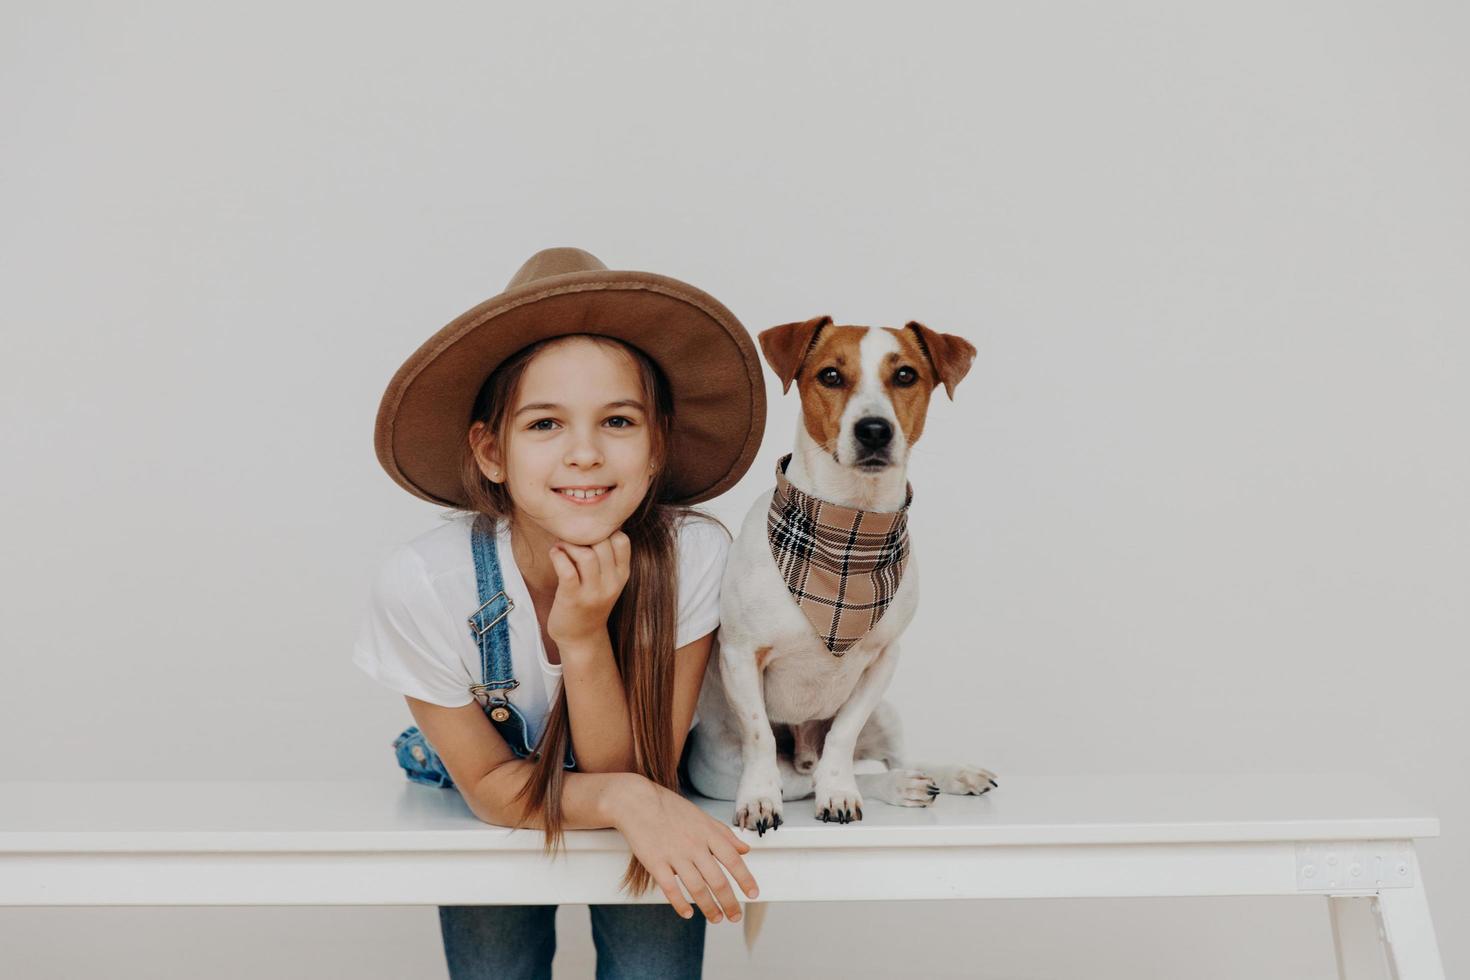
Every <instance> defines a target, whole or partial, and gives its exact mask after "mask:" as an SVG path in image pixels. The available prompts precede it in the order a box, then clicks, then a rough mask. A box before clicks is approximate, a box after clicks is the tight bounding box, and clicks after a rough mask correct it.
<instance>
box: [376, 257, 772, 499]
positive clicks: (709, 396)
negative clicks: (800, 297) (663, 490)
mask: <svg viewBox="0 0 1470 980" xmlns="http://www.w3.org/2000/svg"><path fill="white" fill-rule="evenodd" d="M574 333H590V334H601V335H604V336H608V337H615V338H617V339H619V340H623V341H626V342H627V343H630V344H632V345H633V346H635V347H637V348H638V349H639V350H641V351H643V352H644V353H646V354H647V355H648V356H649V357H650V358H652V359H653V360H654V361H655V362H656V363H657V364H658V365H659V367H660V368H661V369H662V370H663V372H664V375H665V377H667V379H668V381H669V386H670V388H671V389H672V391H673V398H674V426H673V444H672V446H671V451H670V455H669V460H668V480H667V486H668V490H667V497H668V499H669V501H670V502H672V503H682V504H693V503H698V502H700V501H702V500H708V499H710V498H712V497H716V496H718V495H719V494H721V493H723V492H724V491H726V490H728V489H729V488H730V487H732V486H734V485H735V484H736V483H737V482H739V480H740V478H741V477H742V476H744V475H745V472H746V470H747V469H749V468H750V464H751V462H752V461H753V460H754V459H755V454H756V452H757V451H758V450H759V449H760V443H761V438H762V436H763V435H764V433H765V426H766V396H765V383H764V380H763V377H762V373H761V363H760V355H759V353H758V352H757V350H756V347H755V343H754V341H752V340H751V337H750V334H749V333H747V332H746V330H745V328H744V327H743V326H741V324H740V321H739V320H737V319H736V318H735V315H734V314H733V313H731V312H730V311H729V310H728V309H726V308H725V307H724V306H723V305H722V304H721V303H720V302H719V301H718V300H716V299H715V298H714V297H713V296H710V295H709V294H708V293H705V292H703V291H701V290H699V289H696V288H695V287H693V286H690V285H689V284H687V283H683V282H680V281H679V280H677V279H671V278H669V277H667V276H661V275H658V274H656V273H650V272H631V271H621V270H597V271H589V272H575V273H568V274H563V275H558V276H548V277H545V278H542V279H537V280H535V281H534V282H531V283H527V284H526V285H524V286H521V287H519V288H516V289H510V290H507V291H505V292H503V293H501V294H499V295H497V296H494V297H491V298H490V299H488V300H486V301H485V302H483V303H480V304H479V305H477V306H475V307H474V308H472V309H470V310H467V311H466V312H464V313H462V314H461V315H459V316H458V317H456V318H455V319H454V320H452V321H450V322H449V323H448V324H447V325H446V326H445V327H444V328H443V329H441V330H440V331H438V332H437V333H435V334H434V335H433V336H432V337H430V338H429V339H428V340H427V341H425V342H424V343H423V344H422V345H421V346H420V347H419V349H418V350H417V351H415V352H414V353H413V354H412V355H411V356H410V357H409V358H408V360H407V361H405V362H404V363H403V366H402V367H400V368H399V369H398V371H397V372H396V373H395V374H394V376H393V380H392V381H391V382H389V384H388V389H387V391H385V392H384V394H383V399H382V402H381V403H380V405H379V406H378V417H377V423H376V426H375V429H374V435H373V443H374V447H375V449H376V451H377V455H378V461H379V462H380V463H381V464H382V466H383V469H385V470H386V471H387V472H388V475H389V476H391V477H392V478H393V479H394V481H395V482H397V483H398V485H399V486H401V487H403V488H404V489H405V490H407V491H409V492H410V493H412V494H414V495H415V496H418V497H422V498H423V499H425V500H428V501H431V502H433V503H436V504H442V505H444V506H450V507H466V506H468V501H467V500H466V498H465V496H464V490H463V487H462V486H461V484H460V461H461V458H462V457H461V454H462V453H463V452H464V447H465V441H466V439H467V436H468V432H469V426H470V421H471V420H470V413H471V411H472V410H473V408H474V400H475V396H476V394H478V393H479V390H480V387H481V386H482V385H483V384H484V382H485V379H486V378H487V377H488V376H489V375H490V373H491V372H492V371H493V370H495V368H496V367H497V366H499V364H500V363H501V362H502V361H504V360H505V359H506V358H507V357H509V356H510V355H511V354H514V353H515V352H516V351H518V350H520V349H521V348H523V347H525V346H527V345H528V344H532V343H535V342H536V341H538V340H543V339H545V338H547V337H558V336H563V335H565V334H574Z"/></svg>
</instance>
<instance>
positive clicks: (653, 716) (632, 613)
mask: <svg viewBox="0 0 1470 980" xmlns="http://www.w3.org/2000/svg"><path fill="white" fill-rule="evenodd" d="M567 336H575V337H579V338H582V339H587V340H591V341H593V342H595V343H597V344H599V345H600V346H603V347H607V348H611V349H616V350H620V351H623V352H624V353H626V354H627V355H628V356H629V357H630V358H631V359H632V361H633V363H634V364H635V365H636V367H637V371H638V376H639V380H640V383H641V385H642V388H643V394H644V398H643V403H644V404H645V405H648V406H651V407H650V409H649V411H648V419H649V427H650V430H651V431H650V441H651V450H652V456H653V459H654V460H656V461H664V462H661V463H660V464H659V466H658V469H657V470H656V471H655V472H654V474H653V479H652V480H651V481H650V483H649V487H648V492H647V493H646V494H645V495H644V497H643V500H642V502H641V503H640V504H639V505H638V508H637V510H635V511H634V512H633V514H632V515H631V516H629V517H628V519H627V520H626V521H624V522H623V525H622V530H623V533H625V534H627V535H628V539H629V541H630V542H631V544H632V556H631V558H630V562H631V564H630V567H629V570H628V581H627V583H626V584H625V585H624V586H623V591H622V594H621V595H620V596H619V597H618V600H617V602H616V603H615V604H614V606H613V608H612V612H611V613H609V615H608V621H607V628H608V637H609V639H610V640H611V642H612V649H613V659H614V661H615V662H616V664H617V667H618V672H619V673H620V674H621V675H622V680H623V689H624V691H625V692H626V694H627V698H628V717H629V720H630V721H631V723H632V727H633V757H634V763H633V764H634V768H635V770H636V771H637V772H639V773H641V774H642V775H644V776H646V777H648V778H649V779H651V780H653V781H654V782H655V783H658V784H659V785H660V786H665V787H668V788H669V789H671V790H675V791H676V792H677V790H678V788H679V776H678V764H679V760H678V759H676V758H674V739H673V726H672V724H671V722H670V718H671V716H672V713H673V698H674V642H675V629H676V616H677V610H676V608H675V606H676V605H677V601H678V581H677V575H678V567H679V563H678V549H677V541H676V540H675V538H676V528H677V526H678V521H679V520H680V518H681V516H683V515H690V516H692V517H696V518H702V519H705V520H709V521H713V522H714V523H716V524H719V526H720V527H721V528H724V525H723V524H721V523H720V522H719V520H718V519H717V518H715V517H713V516H712V515H709V514H706V513H704V512H702V511H698V510H695V509H694V508H692V507H688V506H684V505H679V504H671V503H668V502H666V501H665V500H664V496H665V493H666V490H667V478H666V475H665V467H666V461H667V459H668V447H669V444H670V436H671V432H672V429H673V421H674V400H673V394H672V392H671V391H670V389H669V384H668V380H667V379H666V378H665V377H664V374H663V372H662V371H661V370H660V369H659V367H658V365H657V364H655V363H654V362H653V361H652V360H651V359H650V358H649V357H648V356H647V355H646V354H644V353H643V352H642V351H640V350H638V349H637V348H636V347H633V346H632V345H629V344H625V343H623V342H622V341H620V340H616V339H614V338H612V337H605V336H601V335H596V334H572V335H567ZM567 336H561V337H549V338H546V339H544V340H540V341H537V342H536V343H534V344H531V345H529V346H527V347H525V348H522V349H521V350H519V351H517V352H516V353H515V354H513V355H511V356H510V357H508V358H506V359H505V360H504V361H503V362H501V364H500V365H499V366H498V367H497V368H496V369H495V371H494V372H493V373H491V375H490V376H489V377H488V378H486V379H485V383H484V384H483V385H482V386H481V388H480V392H479V394H478V396H477V397H476V398H475V405H474V408H473V410H472V412H471V417H470V419H469V422H468V425H473V424H474V423H475V422H483V423H485V425H486V426H487V429H488V431H489V432H490V433H493V438H494V439H495V442H496V445H497V446H501V447H503V446H505V445H506V444H507V439H508V437H509V433H510V415H511V411H510V410H511V408H512V407H513V406H514V404H515V399H516V396H517V393H518V392H519V390H520V384H521V379H522V378H523V377H524V376H525V373H526V368H527V367H528V366H529V365H530V364H531V362H532V361H533V360H534V359H535V358H536V356H537V355H538V354H540V353H541V352H542V351H544V350H545V349H546V348H547V347H548V346H550V345H552V344H555V343H557V342H559V341H562V340H565V339H567ZM461 480H462V483H463V485H464V491H465V495H466V496H467V497H468V500H469V505H470V506H469V507H468V508H463V509H461V510H460V511H459V513H465V512H469V513H475V514H485V515H488V516H489V517H492V518H494V519H496V520H497V521H499V520H506V521H510V522H512V525H513V522H514V520H515V504H514V503H513V502H512V500H511V497H510V491H509V490H507V489H506V484H504V483H495V482H493V481H491V480H489V479H487V478H486V477H485V475H484V474H483V473H482V472H481V471H480V467H479V464H478V463H477V461H476V459H475V455H474V450H473V447H472V446H471V445H470V441H469V439H466V440H465V452H464V460H463V465H462V467H461ZM507 482H508V481H507ZM725 533H726V535H727V536H728V535H729V533H730V532H729V529H728V528H725ZM570 738H571V728H570V724H569V720H568V717H567V698H566V692H565V690H562V691H560V692H559V693H558V695H557V698H556V701H555V703H554V704H553V705H552V707H551V710H550V712H549V713H548V715H547V718H546V725H545V728H544V729H543V731H542V733H541V737H540V739H538V740H537V743H536V747H535V751H534V753H533V754H532V756H531V760H530V761H531V764H532V767H533V768H532V773H531V778H530V779H528V780H527V781H526V784H525V785H524V786H523V787H522V788H521V791H520V793H519V794H518V795H517V796H516V800H524V801H525V806H524V810H523V815H522V820H523V821H524V820H527V819H529V818H530V817H532V816H535V815H540V817H541V819H542V822H543V824H544V826H545V830H546V850H547V852H548V853H552V852H555V851H556V850H557V849H558V848H560V847H561V846H562V844H563V823H564V816H563V814H562V805H561V793H562V783H563V779H564V776H565V771H564V770H563V768H562V762H563V759H564V757H565V753H566V748H567V743H568V741H569V740H570ZM651 884H652V877H651V876H650V875H649V873H648V870H647V869H646V868H644V867H643V865H642V864H641V863H640V862H639V861H638V859H637V858H636V857H635V858H633V859H632V860H630V861H629V862H628V869H627V871H626V872H624V874H623V879H622V882H621V887H623V888H626V889H628V890H629V891H630V892H631V893H632V894H634V895H638V894H641V893H643V892H644V891H646V890H647V889H648V888H649V886H650V885H651Z"/></svg>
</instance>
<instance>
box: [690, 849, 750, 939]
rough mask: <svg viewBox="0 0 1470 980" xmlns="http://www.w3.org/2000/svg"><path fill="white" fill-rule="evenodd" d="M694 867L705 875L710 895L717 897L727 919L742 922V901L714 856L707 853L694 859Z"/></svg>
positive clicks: (716, 899)
mask: <svg viewBox="0 0 1470 980" xmlns="http://www.w3.org/2000/svg"><path fill="white" fill-rule="evenodd" d="M694 865H695V867H697V868H698V869H699V873H700V874H702V875H704V883H705V884H706V885H708V886H709V890H710V893H711V894H713V895H714V896H715V901H716V902H719V903H720V908H721V909H723V910H724V912H725V917H726V918H727V919H729V920H730V921H731V922H739V921H740V900H739V899H737V898H736V897H735V889H733V888H731V887H730V879H729V878H726V877H725V872H724V869H722V868H721V867H720V863H719V862H718V861H716V860H715V859H714V856H713V855H712V854H709V853H708V852H706V853H705V855H704V856H703V857H697V858H695V859H694Z"/></svg>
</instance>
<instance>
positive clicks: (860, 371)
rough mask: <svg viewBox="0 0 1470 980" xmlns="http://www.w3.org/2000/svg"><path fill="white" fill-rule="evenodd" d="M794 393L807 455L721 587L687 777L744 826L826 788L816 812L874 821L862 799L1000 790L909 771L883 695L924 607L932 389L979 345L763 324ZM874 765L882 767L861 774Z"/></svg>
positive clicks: (961, 777) (780, 466) (929, 334)
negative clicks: (918, 450)
mask: <svg viewBox="0 0 1470 980" xmlns="http://www.w3.org/2000/svg"><path fill="white" fill-rule="evenodd" d="M759 340H760V345H761V350H762V351H763V352H764V353H765V356H766V361H767V362H768V363H769V364H770V366H771V368H772V370H774V371H775V373H776V376H777V377H779V378H780V379H781V386H782V387H781V390H782V393H783V394H784V393H786V392H788V391H790V390H791V382H792V381H793V380H795V381H796V383H797V389H798V391H799V393H800V395H801V418H800V421H799V423H798V425H797V430H796V450H795V452H794V453H791V454H789V455H787V456H784V457H782V459H781V460H780V462H779V463H777V465H776V487H775V489H773V490H771V491H770V492H768V493H765V494H762V495H761V497H760V499H758V500H757V501H756V502H755V504H754V505H753V506H752V507H751V508H750V511H749V513H747V514H746V516H745V521H744V524H743V525H742V526H741V529H740V533H739V534H738V535H737V536H736V539H735V542H734V544H733V545H732V546H731V550H730V560H729V563H728V564H727V565H726V567H725V574H724V579H723V582H722V593H721V597H720V619H721V622H720V628H719V634H718V637H717V639H718V647H717V649H718V650H719V655H718V657H717V658H714V659H711V661H710V664H709V668H708V670H707V672H706V676H705V681H704V686H703V688H702V689H701V691H700V696H699V718H700V721H699V725H698V726H697V727H696V728H695V730H694V732H693V733H692V734H691V736H690V741H691V745H690V755H689V770H688V771H689V779H690V782H691V783H692V784H693V785H694V788H695V789H696V790H698V791H699V792H700V793H702V794H704V795H705V796H708V797H712V798H714V799H723V800H735V801H736V805H735V819H734V821H733V822H734V824H735V825H736V826H738V827H743V828H745V829H747V830H754V831H756V832H757V833H758V834H760V835H761V836H765V832H766V831H767V830H774V829H776V828H777V827H779V826H781V803H782V801H783V800H799V799H804V798H806V797H808V796H811V795H813V794H814V793H815V795H816V804H815V807H816V814H817V818H818V819H820V820H824V821H829V822H831V821H836V822H839V823H848V822H850V821H853V820H861V819H862V817H863V798H864V796H866V797H868V798H874V797H876V798H877V799H880V800H883V801H884V802H887V803H891V804H894V805H897V806H928V805H929V804H931V803H933V802H934V799H935V797H936V796H937V795H938V794H940V793H955V794H973V795H980V794H983V793H987V792H989V791H990V789H991V788H992V787H994V786H998V785H999V784H998V783H996V781H995V778H994V774H993V773H991V772H989V771H987V770H985V769H981V768H978V767H976V766H969V765H924V764H918V765H914V764H910V763H909V761H908V760H907V757H906V756H905V754H904V750H903V744H902V735H901V729H900V725H899V721H898V715H897V712H896V711H894V709H893V706H892V705H891V704H889V703H888V702H886V701H883V700H882V696H883V692H884V690H885V689H886V688H887V687H888V682H889V680H890V679H891V678H892V677H893V670H894V667H896V666H897V664H898V653H899V644H898V637H899V635H900V634H901V633H902V632H903V630H904V627H906V626H908V624H909V620H911V619H912V618H913V615H914V610H915V608H916V606H917V605H918V598H919V579H918V573H917V569H916V568H915V563H914V558H913V555H912V553H911V552H910V549H909V538H908V526H907V514H908V507H909V502H910V501H911V500H912V499H913V488H912V487H911V486H910V485H909V483H908V480H907V478H906V475H905V474H906V468H907V464H908V456H909V451H910V450H911V449H912V448H913V445H914V443H916V442H918V441H919V436H920V434H921V433H922V432H923V431H924V415H925V412H926V410H927V409H928V407H929V396H930V394H931V393H932V392H933V390H934V388H935V387H936V386H937V385H940V384H943V385H944V389H945V391H946V392H947V393H948V394H949V397H950V398H951V399H953V398H954V388H955V385H957V384H959V382H960V379H961V378H963V377H964V376H965V374H966V373H967V372H968V371H969V369H970V362H971V361H972V360H973V359H974V356H975V348H974V347H973V346H972V345H971V344H970V343H969V342H968V341H966V340H964V339H963V338H961V337H956V336H954V335H953V334H946V333H937V332H935V331H933V330H930V329H929V328H928V327H925V326H924V325H923V324H920V323H915V322H910V323H908V324H906V325H905V326H904V328H903V329H901V330H897V329H893V328H891V327H881V328H879V327H859V326H834V325H833V323H832V318H831V317H829V316H821V317H815V318H813V319H810V320H807V321H805V322H802V323H787V324H783V325H781V326H779V327H772V328H770V329H769V330H765V331H763V332H762V333H761V334H760V337H759ZM855 759H877V760H880V761H882V762H883V763H884V764H885V765H887V767H888V769H887V771H886V772H881V773H864V774H862V775H855V774H854V772H853V766H854V760H855Z"/></svg>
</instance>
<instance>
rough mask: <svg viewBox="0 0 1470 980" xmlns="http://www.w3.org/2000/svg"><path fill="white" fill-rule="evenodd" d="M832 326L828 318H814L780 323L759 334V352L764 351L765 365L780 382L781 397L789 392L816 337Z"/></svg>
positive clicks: (830, 319)
mask: <svg viewBox="0 0 1470 980" xmlns="http://www.w3.org/2000/svg"><path fill="white" fill-rule="evenodd" d="M831 322H832V318H831V317H830V316H814V317H812V318H811V319H810V320H803V321H802V322H800V323H783V324H781V325H780V326H779V327H771V328H770V329H769V330H762V331H761V332H760V337H759V338H758V339H759V340H760V342H761V350H763V351H765V354H766V363H767V364H769V365H771V370H773V371H775V372H776V377H778V378H780V379H781V394H783V395H784V394H786V392H788V391H790V390H791V381H792V379H793V378H795V377H796V372H797V371H799V370H800V369H801V362H802V361H805V360H806V354H807V351H809V350H811V349H812V344H814V343H816V342H817V334H818V333H820V332H821V329H822V328H823V327H825V326H827V325H828V324H830V323H831Z"/></svg>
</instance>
